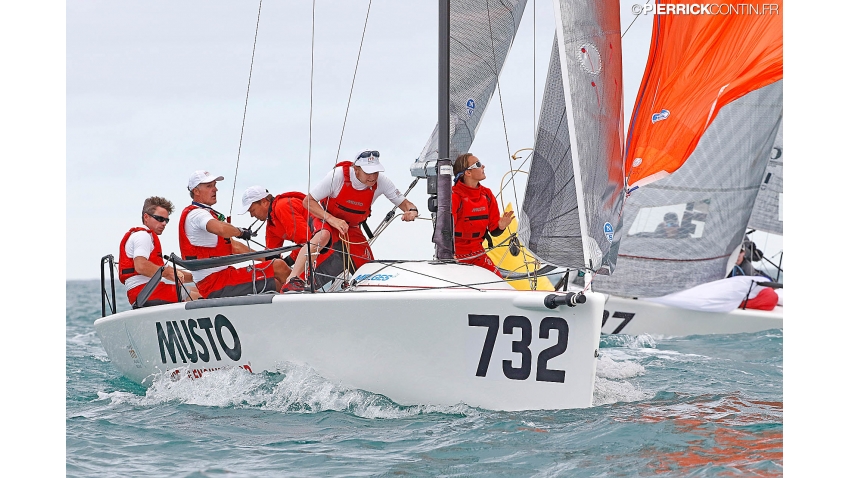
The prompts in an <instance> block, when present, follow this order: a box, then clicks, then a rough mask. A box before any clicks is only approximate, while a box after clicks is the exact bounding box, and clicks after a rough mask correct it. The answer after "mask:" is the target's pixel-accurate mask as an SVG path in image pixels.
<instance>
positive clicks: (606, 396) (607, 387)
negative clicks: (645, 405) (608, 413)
mask: <svg viewBox="0 0 850 478" xmlns="http://www.w3.org/2000/svg"><path fill="white" fill-rule="evenodd" d="M651 396H652V394H650V393H648V392H645V391H643V390H641V389H640V388H638V387H636V386H635V385H633V384H631V383H629V382H625V381H624V382H620V381H615V380H608V379H606V378H600V377H597V378H596V386H594V387H593V406H594V407H596V406H599V405H608V404H611V403H616V402H637V401H640V400H646V399H648V398H650V397H651Z"/></svg>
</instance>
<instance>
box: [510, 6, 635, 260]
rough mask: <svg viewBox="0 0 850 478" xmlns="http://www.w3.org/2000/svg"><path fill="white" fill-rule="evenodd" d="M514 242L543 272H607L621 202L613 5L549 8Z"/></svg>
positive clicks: (616, 13)
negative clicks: (544, 66)
mask: <svg viewBox="0 0 850 478" xmlns="http://www.w3.org/2000/svg"><path fill="white" fill-rule="evenodd" d="M555 19H556V35H555V43H554V45H553V48H552V58H551V60H550V64H549V73H548V76H547V80H546V87H545V89H544V93H543V102H542V106H541V111H540V120H539V125H538V129H537V135H536V138H535V144H534V156H533V158H532V163H531V168H530V171H529V178H528V182H527V185H526V190H525V198H524V200H523V203H522V208H521V211H520V215H519V225H520V227H519V236H520V238H521V239H522V241H523V243H524V244H525V245H526V247H528V249H529V250H531V251H532V252H533V253H534V255H535V256H536V257H537V258H538V259H540V260H542V261H544V262H546V263H549V264H554V265H558V266H562V267H569V268H574V269H590V270H593V271H597V272H600V273H602V274H607V273H610V272H612V271H613V270H614V266H615V264H616V260H617V250H618V243H619V229H620V227H619V224H620V222H619V212H620V209H621V207H622V203H623V198H624V197H625V180H624V172H623V171H624V168H623V159H622V158H623V95H622V53H621V43H620V16H619V4H618V3H617V2H615V1H611V0H606V1H602V2H593V1H569V0H555Z"/></svg>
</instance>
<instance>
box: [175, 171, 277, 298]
mask: <svg viewBox="0 0 850 478" xmlns="http://www.w3.org/2000/svg"><path fill="white" fill-rule="evenodd" d="M223 180H224V176H213V175H211V174H210V173H209V172H207V171H203V170H198V171H195V172H194V173H192V175H191V176H189V185H188V189H189V196H190V197H191V198H192V204H191V205H189V206H188V207H186V209H184V210H183V214H181V215H180V228H179V234H180V236H179V239H180V254H181V255H182V256H183V259H185V260H190V259H206V258H210V257H222V256H228V255H231V254H243V253H246V252H251V249H250V248H249V247H248V246H246V245H244V244H242V243H240V242H236V241H231V239H232V238H234V237H236V238H239V239H243V240H245V241H247V240H249V239H250V238H251V236H252V232H251V230H250V229H239V228H238V227H236V226H233V225H231V224H228V223H227V222H225V217H224V215H223V214H221V213H219V212H218V211H216V210H215V209H213V208H212V206H213V205H214V204H215V203H216V202H217V199H216V193H217V192H218V188H217V187H216V184H215V183H216V182H217V181H223ZM289 271H290V269H289V266H287V265H286V264H285V263H284V262H283V261H282V260H279V259H272V260H271V261H264V262H261V263H259V264H256V265H254V266H248V267H242V268H238V269H237V268H235V267H233V266H220V267H211V268H209V269H201V270H198V271H195V272H194V278H195V285H197V286H198V291H199V292H200V293H201V295H202V296H203V297H204V298H208V299H211V298H217V297H234V296H240V295H248V294H252V293H254V290H255V289H256V291H257V292H265V291H269V290H278V289H279V288H280V286H281V284H283V282H284V280H285V279H286V277H287V276H288V274H289ZM255 279H256V280H255Z"/></svg>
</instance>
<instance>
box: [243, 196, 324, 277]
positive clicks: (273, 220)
mask: <svg viewBox="0 0 850 478" xmlns="http://www.w3.org/2000/svg"><path fill="white" fill-rule="evenodd" d="M305 197H306V195H305V194H304V193H301V192H297V191H292V192H288V193H283V194H278V195H277V196H272V195H271V193H269V191H268V189H266V188H264V187H262V186H251V187H250V188H248V189H246V190H245V193H244V194H242V209H241V210H240V212H239V214H245V213H246V212H247V213H251V217H253V218H254V219H258V220H260V221H265V222H266V247H267V248H269V249H276V248H278V247H283V241H292V242H294V243H295V244H306V243H307V239H308V238H309V237H310V228H309V226H308V225H307V218H308V214H307V209H305V208H304V198H305ZM298 252H299V251H298V250H295V251H292V253H291V254H290V255H289V256H287V257H285V258H284V259H283V261H284V262H286V264H287V265H288V266H290V267H291V266H292V264H294V263H295V258H296V257H297V256H298Z"/></svg>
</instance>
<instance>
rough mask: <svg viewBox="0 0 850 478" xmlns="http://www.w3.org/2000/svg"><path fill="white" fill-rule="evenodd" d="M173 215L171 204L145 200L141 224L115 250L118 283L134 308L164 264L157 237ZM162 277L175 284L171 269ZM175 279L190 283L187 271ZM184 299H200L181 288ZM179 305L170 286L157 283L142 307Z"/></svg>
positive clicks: (193, 290) (189, 288)
mask: <svg viewBox="0 0 850 478" xmlns="http://www.w3.org/2000/svg"><path fill="white" fill-rule="evenodd" d="M173 211H174V205H173V204H171V201H169V200H168V199H165V198H161V197H158V196H152V197H149V198H147V199H145V203H144V205H143V206H142V224H144V227H134V228H132V229H130V230H129V231H127V233H126V234H124V238H123V239H121V245H120V246H119V250H118V280H120V281H121V283H122V284H124V285H125V286H127V300H129V301H130V304H131V305H133V306H134V307H135V306H136V299H137V298H138V296H139V293H140V292H141V291H142V289H144V287H145V285H146V284H147V283H148V281H149V280H150V278H151V277H153V275H154V274H155V273H156V271H157V270H158V269H159V268H160V267H162V266H163V265H164V264H165V261H164V260H163V258H162V246H161V245H160V242H159V237H158V236H160V235H162V232H163V231H164V230H165V225H166V224H168V216H169V215H170V214H171V213H172V212H173ZM162 277H163V278H165V279H168V280H170V281H172V282H174V268H173V267H166V268H165V269H163V271H162ZM177 278H178V279H179V280H180V283H181V284H186V283H189V282H193V278H192V274H191V273H190V272H189V271H184V270H178V271H177ZM184 291H185V292H184V297H185V296H189V297H191V298H192V299H193V300H194V299H198V298H200V294H199V293H198V290H197V289H196V288H195V287H192V286H184ZM175 302H178V300H177V290H176V289H175V286H174V285H173V284H166V283H165V282H162V281H160V283H159V284H157V286H156V288H155V289H154V290H153V292H152V293H151V295H150V296H148V299H147V301H145V303H144V307H148V306H152V305H160V304H171V303H175Z"/></svg>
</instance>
